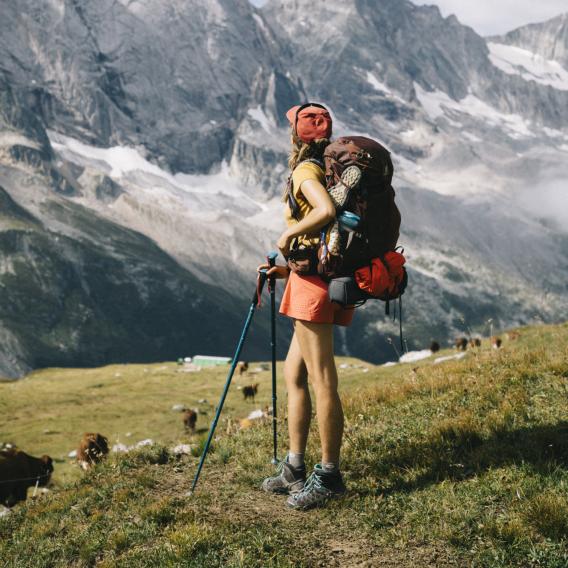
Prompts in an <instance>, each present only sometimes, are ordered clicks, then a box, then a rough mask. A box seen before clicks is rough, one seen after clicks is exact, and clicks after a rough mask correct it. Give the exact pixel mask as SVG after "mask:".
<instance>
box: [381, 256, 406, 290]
mask: <svg viewBox="0 0 568 568" xmlns="http://www.w3.org/2000/svg"><path fill="white" fill-rule="evenodd" d="M405 263H406V259H405V258H404V255H402V254H401V253H400V252H394V251H389V252H387V253H386V254H385V264H386V266H387V270H388V273H389V277H390V286H389V288H388V292H389V294H390V295H391V296H398V293H399V291H400V286H401V285H402V283H403V280H404V272H405V271H404V264H405Z"/></svg>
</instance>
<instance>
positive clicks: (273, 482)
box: [261, 461, 306, 495]
mask: <svg viewBox="0 0 568 568" xmlns="http://www.w3.org/2000/svg"><path fill="white" fill-rule="evenodd" d="M305 482H306V468H305V467H294V466H292V465H290V464H289V463H288V462H287V461H281V462H280V463H279V464H278V468H277V469H276V475H275V476H274V477H267V478H266V479H265V480H264V481H263V482H262V485H261V488H262V489H264V491H266V492H267V493H278V494H280V495H294V494H295V493H297V492H298V491H301V490H302V488H303V487H304V483H305Z"/></svg>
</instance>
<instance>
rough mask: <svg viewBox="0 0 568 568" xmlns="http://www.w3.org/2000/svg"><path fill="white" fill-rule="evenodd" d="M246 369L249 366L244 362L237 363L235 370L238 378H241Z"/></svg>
mask: <svg viewBox="0 0 568 568" xmlns="http://www.w3.org/2000/svg"><path fill="white" fill-rule="evenodd" d="M248 368H249V364H248V363H247V362H246V361H239V362H238V363H237V366H236V368H235V370H236V371H237V373H238V374H239V377H242V375H243V374H244V373H246V372H247V371H248Z"/></svg>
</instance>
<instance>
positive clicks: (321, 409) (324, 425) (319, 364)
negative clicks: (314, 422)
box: [294, 320, 343, 464]
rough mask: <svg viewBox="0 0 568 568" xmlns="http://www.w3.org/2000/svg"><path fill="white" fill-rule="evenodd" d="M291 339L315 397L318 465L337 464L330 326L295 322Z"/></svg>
mask: <svg viewBox="0 0 568 568" xmlns="http://www.w3.org/2000/svg"><path fill="white" fill-rule="evenodd" d="M294 329H295V332H294V338H295V340H296V342H297V345H298V347H299V350H300V351H301V354H302V359H303V361H304V363H305V366H306V368H307V371H308V376H309V379H310V382H311V383H312V385H313V388H314V392H315V395H316V406H317V417H318V425H319V431H320V439H321V449H322V463H333V464H339V452H340V449H341V439H342V437H343V408H342V406H341V400H340V398H339V394H338V392H337V383H338V379H337V369H336V367H335V358H334V354H333V325H332V324H323V323H311V322H306V321H300V320H296V322H295V324H294Z"/></svg>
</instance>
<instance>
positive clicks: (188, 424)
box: [182, 408, 197, 434]
mask: <svg viewBox="0 0 568 568" xmlns="http://www.w3.org/2000/svg"><path fill="white" fill-rule="evenodd" d="M182 420H183V425H184V426H185V429H186V430H191V433H192V434H195V423H196V422H197V412H195V410H192V409H191V408H189V409H187V408H186V409H185V410H184V411H183V416H182Z"/></svg>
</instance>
